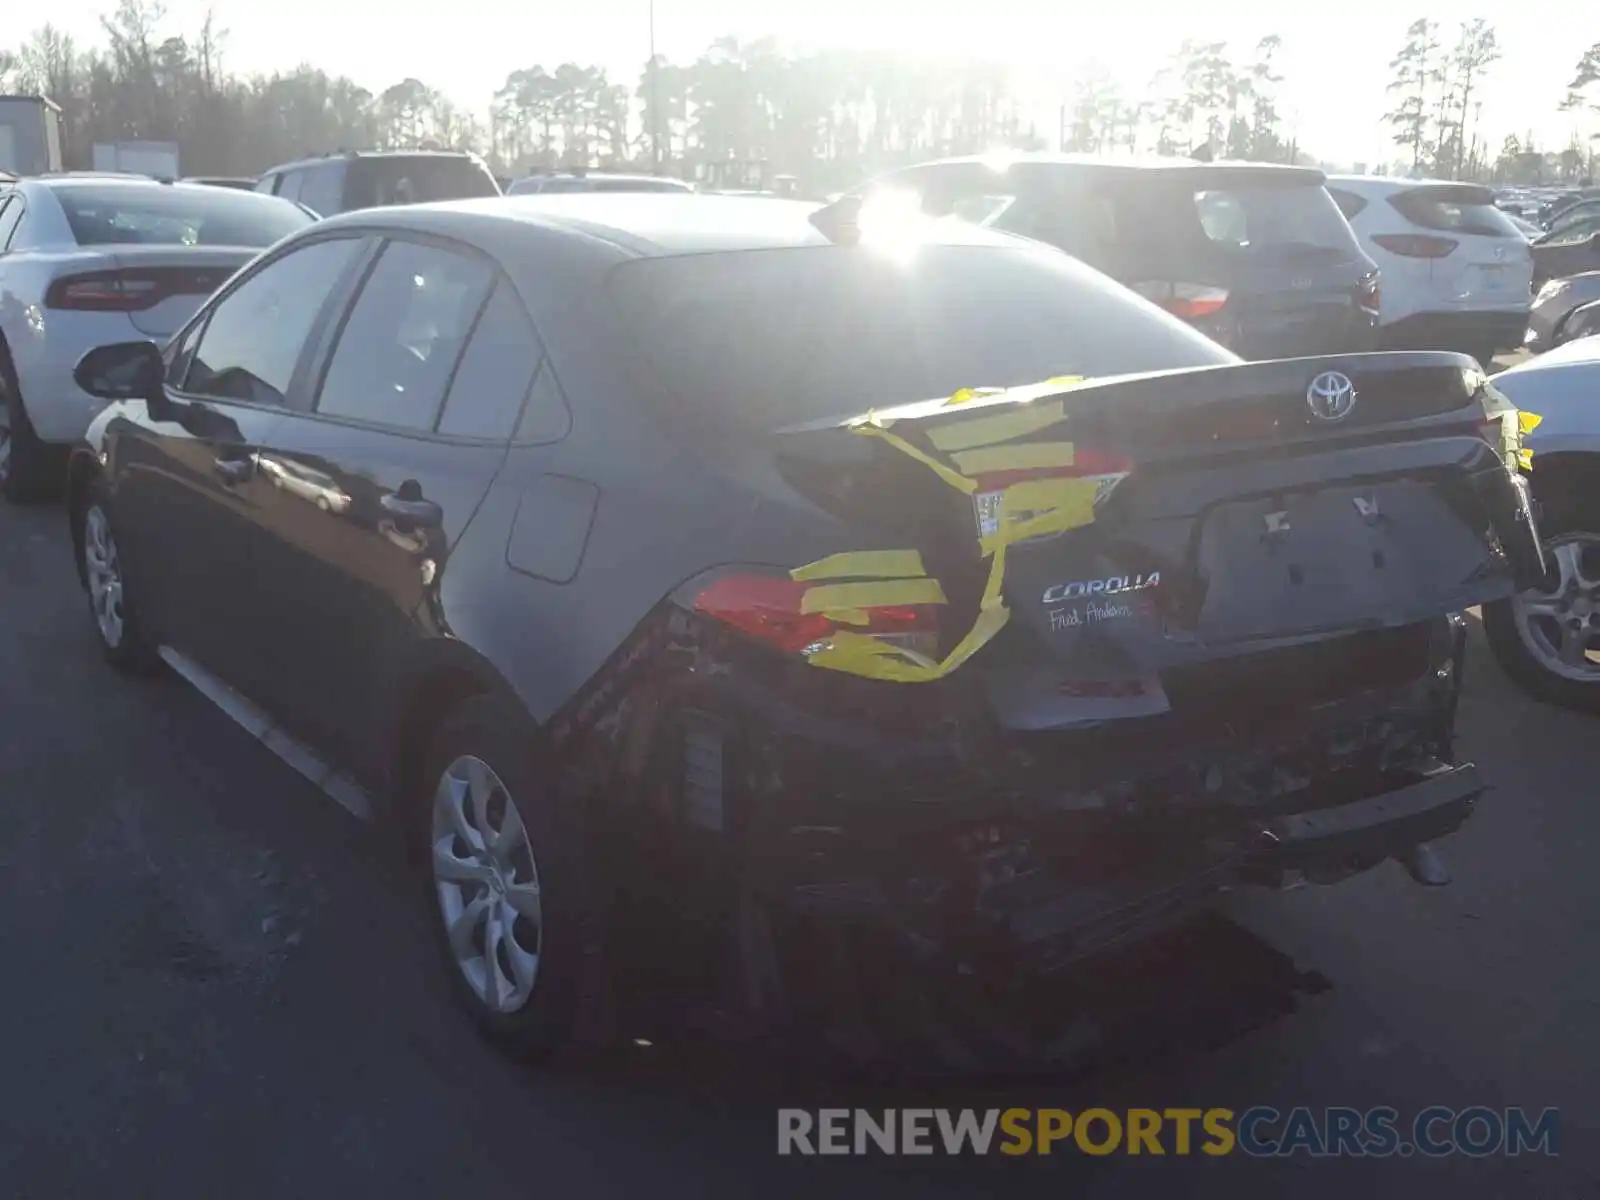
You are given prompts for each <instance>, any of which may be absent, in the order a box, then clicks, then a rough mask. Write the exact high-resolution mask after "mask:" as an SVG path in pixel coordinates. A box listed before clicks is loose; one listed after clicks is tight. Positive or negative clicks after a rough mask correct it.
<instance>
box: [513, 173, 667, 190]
mask: <svg viewBox="0 0 1600 1200" xmlns="http://www.w3.org/2000/svg"><path fill="white" fill-rule="evenodd" d="M522 178H524V179H610V180H624V179H625V180H627V181H628V182H630V183H633V182H638V183H677V184H682V185H683V186H684V187H688V186H689V185H688V184H686V183H684V182H683V180H681V179H674V178H673V177H672V176H670V175H643V174H640V173H639V172H637V171H635V172H619V173H611V172H607V171H533V172H531V173H529V174H527V175H524V176H523V177H522Z"/></svg>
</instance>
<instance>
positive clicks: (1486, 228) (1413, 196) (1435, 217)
mask: <svg viewBox="0 0 1600 1200" xmlns="http://www.w3.org/2000/svg"><path fill="white" fill-rule="evenodd" d="M1389 203H1390V204H1392V205H1393V206H1394V207H1395V208H1396V209H1398V210H1399V212H1400V215H1401V216H1403V217H1404V218H1405V219H1406V220H1408V221H1410V222H1411V223H1412V224H1413V225H1420V226H1422V228H1424V229H1437V230H1441V231H1443V232H1445V233H1462V234H1476V235H1478V236H1481V237H1506V238H1514V237H1521V236H1522V235H1521V234H1520V233H1518V232H1517V227H1516V226H1515V225H1513V224H1512V223H1511V218H1510V217H1508V216H1506V214H1505V213H1503V212H1501V211H1500V210H1499V209H1498V208H1496V207H1495V206H1494V197H1493V196H1492V195H1490V194H1489V193H1488V192H1487V191H1483V190H1480V189H1478V188H1416V189H1414V190H1412V191H1409V192H1401V193H1400V194H1399V195H1398V196H1390V197H1389Z"/></svg>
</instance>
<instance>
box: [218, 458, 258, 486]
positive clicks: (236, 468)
mask: <svg viewBox="0 0 1600 1200" xmlns="http://www.w3.org/2000/svg"><path fill="white" fill-rule="evenodd" d="M211 462H212V465H213V466H215V467H216V470H217V474H218V475H220V476H222V479H223V481H224V482H225V483H243V482H244V481H245V480H247V479H249V478H250V477H251V476H252V475H254V474H255V471H256V457H255V455H253V454H251V455H248V456H246V457H244V458H214V459H212V460H211Z"/></svg>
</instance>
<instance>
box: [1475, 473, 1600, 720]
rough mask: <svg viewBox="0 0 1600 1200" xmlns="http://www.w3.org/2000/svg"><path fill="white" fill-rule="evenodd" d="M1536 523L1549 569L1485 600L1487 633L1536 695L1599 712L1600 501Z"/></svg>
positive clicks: (1510, 671)
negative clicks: (1529, 584)
mask: <svg viewBox="0 0 1600 1200" xmlns="http://www.w3.org/2000/svg"><path fill="white" fill-rule="evenodd" d="M1541 525H1542V526H1543V528H1542V530H1541V532H1542V533H1543V534H1544V537H1545V543H1544V551H1545V557H1546V560H1547V561H1548V563H1549V566H1550V571H1549V574H1548V576H1547V577H1546V579H1545V580H1544V582H1543V583H1541V584H1540V585H1539V586H1537V587H1533V588H1529V589H1528V590H1527V591H1525V592H1522V593H1520V594H1519V595H1516V596H1513V597H1512V598H1511V599H1509V600H1501V601H1498V602H1496V603H1494V604H1490V605H1485V606H1484V609H1483V631H1484V636H1485V637H1486V638H1487V639H1488V641H1489V648H1490V649H1491V650H1492V651H1493V652H1494V656H1495V659H1496V660H1497V661H1498V662H1499V663H1500V666H1501V667H1502V668H1503V669H1504V671H1505V672H1506V674H1507V675H1509V676H1511V678H1512V679H1513V680H1514V681H1515V682H1516V683H1517V684H1518V685H1520V686H1521V687H1522V689H1523V690H1524V691H1526V692H1527V693H1528V694H1529V695H1531V696H1533V697H1534V698H1535V699H1537V700H1542V701H1544V702H1545V703H1548V704H1556V705H1560V706H1561V707H1563V708H1573V709H1578V710H1581V711H1585V712H1600V506H1595V505H1592V504H1585V505H1583V506H1575V507H1571V508H1569V509H1568V510H1567V511H1561V512H1556V513H1552V514H1551V515H1550V516H1549V517H1548V518H1547V519H1545V520H1543V521H1541Z"/></svg>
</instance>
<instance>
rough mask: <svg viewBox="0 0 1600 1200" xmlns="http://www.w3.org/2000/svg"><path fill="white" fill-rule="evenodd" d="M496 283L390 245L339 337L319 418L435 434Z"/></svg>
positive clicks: (465, 260)
mask: <svg viewBox="0 0 1600 1200" xmlns="http://www.w3.org/2000/svg"><path fill="white" fill-rule="evenodd" d="M493 283H494V274H493V272H492V271H491V270H490V268H489V267H488V266H487V265H485V264H484V263H483V262H481V261H479V260H478V259H476V258H469V257H468V256H466V255H465V254H458V253H456V252H454V251H452V250H446V249H443V248H441V247H439V246H431V245H423V244H421V243H418V242H403V241H394V242H390V243H389V244H388V245H387V246H385V247H384V249H383V252H382V254H380V255H379V257H378V260H377V262H376V263H375V264H374V265H373V267H372V269H371V271H370V272H369V273H368V275H367V279H366V282H365V283H364V284H363V285H362V287H361V291H360V294H359V295H357V296H356V300H355V303H354V304H353V305H352V306H351V308H350V311H349V314H348V316H347V317H346V318H345V322H344V326H343V328H342V329H341V330H340V331H339V337H338V341H337V342H336V343H335V345H334V349H333V357H332V358H331V359H330V360H329V361H328V369H327V372H326V374H325V375H324V376H323V380H322V388H321V393H320V395H319V397H318V400H317V411H318V412H319V413H321V414H323V415H324V416H332V417H345V418H348V419H351V420H356V421H366V422H370V423H372V424H375V425H387V426H390V427H392V428H396V429H409V430H430V431H431V430H432V429H433V427H434V421H435V419H436V418H437V417H438V415H439V408H440V405H441V404H442V403H443V402H444V396H445V389H446V388H448V387H449V386H450V379H451V376H452V375H453V374H454V372H455V369H456V363H457V362H458V361H459V360H460V358H461V352H462V349H463V347H465V345H466V343H467V336H468V334H469V333H470V332H471V330H472V326H473V322H474V321H475V320H476V319H477V316H478V310H479V309H480V308H481V307H482V306H483V302H484V299H485V298H486V297H487V295H488V292H489V288H490V287H491V286H492V285H493Z"/></svg>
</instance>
